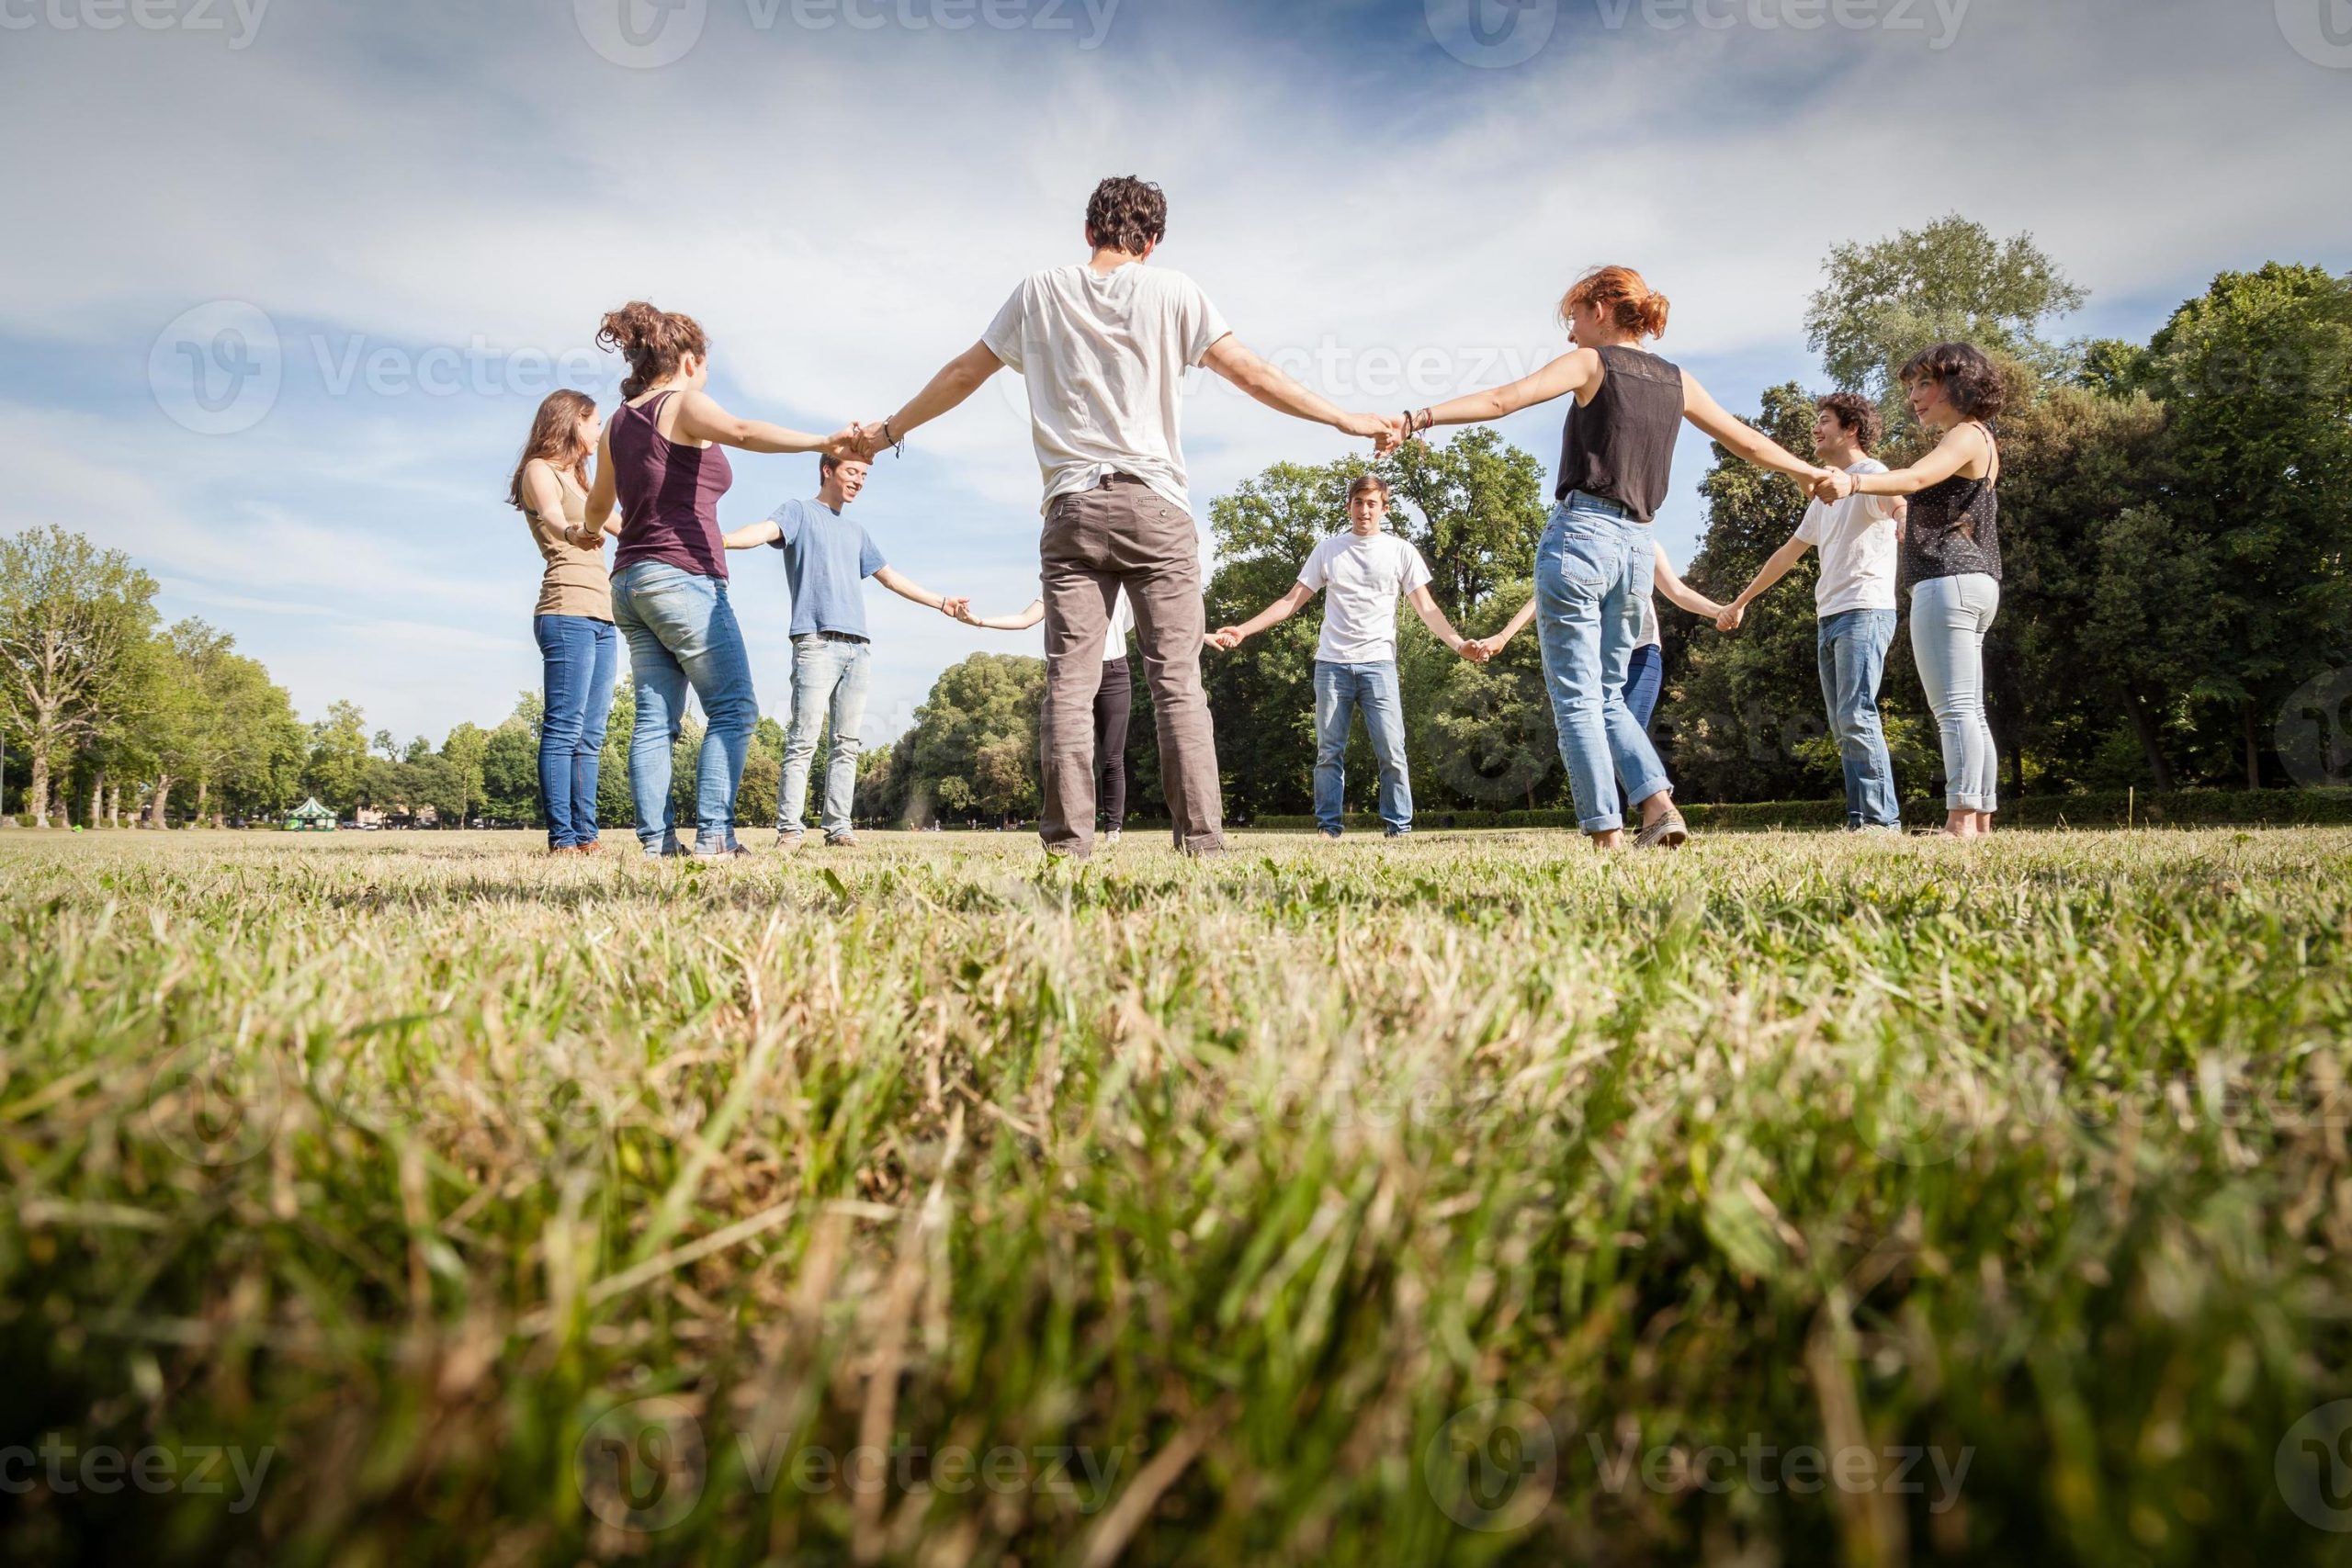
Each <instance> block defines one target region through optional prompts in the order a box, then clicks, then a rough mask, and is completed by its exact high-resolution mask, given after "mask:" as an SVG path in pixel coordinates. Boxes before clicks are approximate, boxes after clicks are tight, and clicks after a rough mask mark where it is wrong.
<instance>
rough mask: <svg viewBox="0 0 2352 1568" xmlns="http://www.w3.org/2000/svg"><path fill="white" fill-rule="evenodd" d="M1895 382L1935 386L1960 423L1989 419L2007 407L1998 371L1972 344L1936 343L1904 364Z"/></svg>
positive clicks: (2007, 394)
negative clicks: (1960, 420)
mask: <svg viewBox="0 0 2352 1568" xmlns="http://www.w3.org/2000/svg"><path fill="white" fill-rule="evenodd" d="M1895 379H1896V380H1898V381H1901V382H1902V383H1903V384H1904V385H1905V387H1916V386H1917V385H1918V384H1919V383H1920V382H1922V381H1933V382H1936V383H1937V384H1938V385H1939V386H1941V387H1942V388H1943V389H1944V396H1945V397H1947V398H1949V399H1951V406H1952V407H1954V408H1956V409H1958V410H1959V411H1960V415H1961V417H1962V419H1992V418H1994V417H1996V415H1998V414H1999V413H2000V412H2001V410H2002V409H2003V408H2004V407H2006V406H2007V403H2008V398H2009V392H2008V388H2007V385H2006V384H2005V383H2004V382H2003V381H2002V379H2001V367H1999V366H1997V365H1996V364H1994V363H1993V359H1992V356H1991V355H1988V354H1986V353H1985V351H1984V350H1983V349H1981V348H1979V347H1977V346H1976V345H1975V344H1973V343H1939V344H1936V346H1935V347H1933V348H1923V349H1921V350H1920V351H1919V352H1918V353H1917V354H1915V355H1912V356H1911V357H1910V358H1909V359H1908V360H1905V362H1904V366H1903V369H1902V370H1901V372H1900V373H1899V374H1898V375H1897V376H1896V377H1895Z"/></svg>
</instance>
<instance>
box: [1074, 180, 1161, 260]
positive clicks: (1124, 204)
mask: <svg viewBox="0 0 2352 1568" xmlns="http://www.w3.org/2000/svg"><path fill="white" fill-rule="evenodd" d="M1167 233H1168V198H1167V197H1165V196H1163V195H1161V194H1160V191H1159V186H1156V185H1153V184H1152V183H1151V182H1150V181H1149V180H1141V179H1137V178H1136V176H1135V175H1112V176H1111V177H1110V178H1109V179H1107V180H1104V181H1103V183H1102V184H1101V185H1099V186H1095V187H1094V195H1093V196H1092V197H1091V198H1090V199H1089V200H1088V201H1087V204H1086V238H1087V240H1088V242H1089V243H1091V244H1093V245H1094V246H1095V247H1096V248H1098V249H1103V248H1108V249H1110V250H1114V251H1124V252H1125V253H1126V254H1128V255H1131V256H1139V255H1141V254H1143V253H1144V250H1145V248H1146V247H1147V246H1150V245H1156V244H1158V243H1159V242H1160V241H1161V240H1162V239H1163V238H1165V237H1166V236H1167Z"/></svg>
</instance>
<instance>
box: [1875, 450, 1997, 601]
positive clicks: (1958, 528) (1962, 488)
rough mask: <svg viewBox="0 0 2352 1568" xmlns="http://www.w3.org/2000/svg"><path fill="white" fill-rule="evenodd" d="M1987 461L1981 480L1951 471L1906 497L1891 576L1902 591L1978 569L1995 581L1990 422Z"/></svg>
mask: <svg viewBox="0 0 2352 1568" xmlns="http://www.w3.org/2000/svg"><path fill="white" fill-rule="evenodd" d="M1978 428H1979V429H1981V430H1983V431H1984V432H1985V439H1986V440H1987V441H1991V442H1993V443H1994V456H1993V465H1992V467H1991V468H1989V469H1988V470H1987V471H1986V473H1985V477H1984V478H1983V479H1967V478H1964V477H1963V476H1962V475H1959V474H1954V475H1952V477H1951V478H1950V479H1945V480H1944V481H1943V482H1941V483H1940V484H1932V485H1929V486H1928V488H1927V489H1925V490H1923V491H1920V492H1919V493H1918V494H1917V495H1915V496H1913V497H1912V498H1911V520H1910V522H1909V523H1908V524H1906V525H1905V527H1904V530H1903V547H1902V553H1901V555H1900V557H1899V558H1898V562H1897V572H1896V577H1897V580H1898V581H1899V582H1900V584H1901V587H1902V591H1903V592H1905V593H1908V592H1911V590H1912V589H1914V588H1916V587H1917V586H1918V585H1919V584H1920V583H1922V582H1926V581H1930V580H1931V579H1934V578H1939V577H1965V576H1969V575H1971V574H1973V573H1982V574H1983V575H1985V576H1986V577H1989V578H1991V579H1992V580H1993V581H1996V582H1998V581H2001V496H2000V462H2001V458H2000V444H1999V439H1998V438H1997V437H1996V436H1995V435H1994V434H1993V429H1992V426H1990V425H1979V426H1978Z"/></svg>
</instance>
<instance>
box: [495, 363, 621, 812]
mask: <svg viewBox="0 0 2352 1568" xmlns="http://www.w3.org/2000/svg"><path fill="white" fill-rule="evenodd" d="M604 430H605V422H604V420H603V419H601V418H600V417H598V415H597V412H596V404H595V401H594V399H592V398H590V397H589V396H588V395H587V394H586V393H584V392H573V391H560V392H553V393H550V394H548V400H547V401H545V402H543V403H541V404H540V405H539V412H538V417H537V419H535V420H533V421H532V423H531V438H530V440H529V442H528V443H527V444H526V446H524V448H523V461H522V462H521V464H520V465H518V466H517V467H516V468H515V482H514V485H513V487H512V489H511V490H510V491H509V493H508V497H507V499H508V500H509V501H511V502H513V503H514V505H515V508H516V510H518V511H520V512H521V513H523V516H524V518H525V520H526V522H528V523H529V525H530V528H531V541H532V543H534V544H536V545H537V547H538V548H539V556H540V558H541V559H542V560H543V561H545V562H546V570H545V571H544V572H543V573H542V574H541V576H540V579H539V604H538V610H537V615H536V617H535V618H534V621H533V626H534V627H535V629H536V631H537V636H538V640H539V657H540V661H541V668H542V670H543V672H544V678H545V685H544V692H545V705H544V710H543V713H542V715H541V717H540V720H539V808H540V810H541V811H542V812H544V813H545V814H546V817H547V822H548V852H550V853H553V854H594V853H595V852H596V850H597V847H598V846H597V841H596V781H597V771H598V770H597V765H596V764H597V761H598V760H599V759H600V758H601V757H602V756H603V755H604V750H605V718H606V716H608V715H609V714H610V713H611V712H612V706H613V682H614V681H615V680H616V678H617V676H618V674H619V671H620V638H619V636H618V634H616V632H615V631H614V630H613V586H612V580H611V578H610V577H609V576H608V575H607V574H606V572H605V549H604V545H605V540H604V536H603V535H602V534H600V533H594V532H592V531H590V529H589V528H588V526H587V522H586V519H587V515H588V457H589V454H591V453H593V452H594V451H595V450H596V443H597V441H598V440H599V439H601V438H602V436H603V434H604Z"/></svg>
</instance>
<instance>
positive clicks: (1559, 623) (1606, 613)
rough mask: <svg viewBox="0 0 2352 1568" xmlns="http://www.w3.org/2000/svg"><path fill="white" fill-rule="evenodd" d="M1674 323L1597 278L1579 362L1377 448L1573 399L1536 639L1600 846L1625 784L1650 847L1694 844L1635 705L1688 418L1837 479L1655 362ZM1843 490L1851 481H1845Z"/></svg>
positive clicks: (1584, 314) (1570, 307) (1619, 272)
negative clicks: (1631, 700)
mask: <svg viewBox="0 0 2352 1568" xmlns="http://www.w3.org/2000/svg"><path fill="white" fill-rule="evenodd" d="M1666 318H1667V300H1666V297H1665V296H1664V295H1662V294H1656V293H1653V292H1651V290H1650V286H1649V285H1648V284H1647V283H1645V282H1644V281H1643V280H1642V275H1641V274H1640V273H1638V272H1635V271H1634V269H1633V268H1631V267H1623V266H1605V267H1599V268H1596V269H1595V270H1593V271H1591V272H1589V273H1587V274H1586V275H1585V276H1583V277H1581V278H1579V279H1577V283H1576V285H1575V287H1574V288H1570V289H1569V290H1568V292H1567V296H1566V298H1565V299H1562V300H1561V301H1560V320H1561V321H1563V322H1564V323H1565V324H1566V327H1567V329H1568V343H1569V350H1568V352H1567V353H1566V354H1564V355H1561V356H1560V357H1559V358H1557V359H1555V360H1554V361H1553V362H1552V363H1551V364H1549V365H1547V366H1545V367H1544V368H1543V369H1541V370H1538V371H1537V372H1535V374H1533V375H1532V376H1528V377H1524V378H1521V379H1520V380H1517V381H1514V382H1512V383H1511V384H1510V386H1507V387H1498V388H1496V389H1493V390H1492V391H1487V392H1473V393H1472V394H1470V395H1469V396H1468V397H1464V398H1456V399H1454V400H1453V401H1452V402H1447V403H1440V404H1439V405H1438V406H1437V407H1435V408H1428V409H1422V410H1420V411H1419V412H1417V413H1408V414H1406V415H1405V416H1403V417H1402V418H1400V419H1398V420H1396V421H1394V422H1393V423H1392V426H1391V430H1390V433H1389V434H1387V435H1385V436H1383V437H1382V438H1381V440H1380V450H1381V451H1382V452H1383V453H1384V454H1385V453H1388V452H1392V451H1394V450H1396V448H1397V446H1399V445H1401V444H1402V443H1403V442H1404V441H1405V440H1406V439H1407V438H1408V437H1409V436H1411V435H1413V434H1415V433H1417V432H1419V431H1423V430H1427V429H1429V428H1430V426H1432V425H1438V424H1472V423H1479V422H1482V421H1487V420H1497V419H1501V418H1503V417H1504V416H1505V415H1507V414H1511V413H1516V412H1519V411H1520V410H1521V409H1523V408H1529V407H1532V406H1533V405H1534V404H1536V403H1544V402H1550V401H1551V400H1553V399H1555V398H1559V397H1564V396H1572V397H1573V398H1574V401H1573V402H1572V403H1571V404H1570V406H1569V412H1568V418H1567V428H1566V432H1565V433H1564V435H1563V440H1562V444H1561V445H1562V451H1561V457H1560V477H1559V488H1558V491H1557V492H1556V499H1557V501H1558V504H1557V505H1555V507H1554V508H1553V510H1552V516H1551V521H1550V523H1549V525H1547V526H1546V528H1545V529H1544V538H1543V542H1542V543H1541V544H1540V545H1539V546H1538V547H1537V550H1536V565H1535V597H1536V636H1537V640H1538V642H1539V643H1540V644H1541V646H1542V648H1543V650H1544V685H1545V686H1546V688H1547V689H1548V690H1549V691H1550V693H1551V697H1552V716H1553V720H1554V722H1555V724H1556V725H1557V726H1558V728H1559V732H1560V759H1561V761H1563V762H1564V763H1565V764H1566V767H1567V771H1568V785H1569V788H1570V790H1571V792H1572V793H1573V794H1574V795H1575V796H1576V803H1577V826H1578V827H1579V828H1580V829H1583V830H1584V831H1585V832H1586V833H1589V834H1590V835H1591V837H1592V841H1593V843H1594V844H1595V845H1597V846H1599V847H1600V848H1602V849H1614V848H1616V847H1617V845H1618V844H1619V843H1620V842H1622V841H1623V827H1624V818H1623V816H1622V815H1621V814H1620V813H1619V811H1618V803H1617V785H1618V783H1619V782H1621V781H1622V782H1623V785H1624V791H1625V798H1626V799H1627V800H1630V801H1632V802H1634V804H1635V805H1636V806H1637V807H1639V808H1640V810H1641V818H1642V827H1641V834H1640V837H1639V839H1638V840H1636V841H1637V842H1638V843H1640V844H1642V845H1644V846H1648V845H1654V844H1656V845H1664V846H1667V847H1668V848H1673V847H1676V846H1679V845H1680V844H1681V843H1682V842H1683V841H1684V840H1686V839H1688V838H1689V837H1690V830H1689V829H1687V828H1685V827H1684V826H1683V822H1682V814H1681V813H1680V812H1679V811H1677V810H1675V808H1674V786H1673V784H1671V783H1670V782H1669V781H1668V778H1667V776H1666V769H1665V767H1664V765H1663V764H1662V763H1660V762H1659V761H1658V756H1657V748H1656V747H1654V746H1652V745H1651V744H1650V739H1649V736H1648V735H1647V734H1645V732H1644V731H1643V729H1642V727H1641V726H1640V725H1638V724H1636V723H1634V717H1633V715H1632V714H1631V713H1630V712H1628V711H1627V710H1626V707H1625V695H1624V687H1625V676H1626V671H1627V669H1628V667H1629V665H1630V664H1631V662H1632V658H1633V650H1634V637H1635V636H1636V635H1637V633H1636V631H1635V626H1636V620H1637V611H1638V604H1637V599H1638V597H1639V594H1640V592H1641V589H1642V587H1643V585H1644V584H1645V582H1646V581H1648V580H1649V578H1650V577H1651V575H1652V573H1653V571H1654V570H1655V568H1656V563H1657V546H1656V544H1655V542H1654V541H1653V540H1652V539H1651V536H1650V521H1651V519H1652V518H1653V517H1654V516H1656V515H1657V509H1658V507H1659V505H1660V504H1662V503H1663V502H1665V500H1666V496H1667V487H1668V479H1669V477H1670V474H1671V469H1672V466H1673V458H1674V442H1675V438H1676V437H1677V436H1678V435H1679V434H1681V426H1682V423H1683V422H1684V421H1686V420H1687V421H1689V422H1690V423H1692V424H1694V425H1696V426H1698V427H1699V428H1700V429H1701V430H1703V431H1705V432H1706V433H1707V434H1709V435H1712V436H1713V437H1714V438H1715V439H1716V440H1717V441H1720V442H1722V443H1723V444H1724V446H1726V447H1727V448H1729V449H1730V450H1731V451H1732V452H1733V453H1734V454H1736V456H1738V457H1744V458H1746V459H1747V461H1749V462H1751V463H1755V464H1758V466H1760V467H1763V468H1771V469H1774V470H1776V471H1778V472H1780V473H1784V474H1791V475H1793V476H1795V477H1796V478H1797V479H1800V480H1802V481H1803V482H1804V484H1805V485H1806V486H1807V487H1808V488H1810V487H1811V486H1813V485H1814V484H1815V483H1819V482H1834V481H1832V479H1831V476H1830V473H1829V470H1827V469H1826V468H1819V467H1816V466H1815V465H1814V464H1812V463H1808V462H1806V461H1804V459H1803V458H1801V457H1795V456H1793V455H1792V454H1791V453H1790V452H1788V451H1787V450H1786V449H1785V448H1783V447H1782V446H1780V444H1779V443H1777V442H1775V441H1773V440H1772V439H1771V438H1770V437H1769V436H1766V435H1764V434H1760V433H1758V432H1757V431H1755V430H1751V429H1750V428H1748V427H1747V425H1745V424H1743V423H1740V422H1739V421H1738V420H1736V419H1734V418H1732V416H1731V415H1729V414H1727V413H1725V412H1724V411H1723V409H1722V407H1721V406H1720V405H1719V404H1717V403H1716V401H1715V400H1714V399H1713V398H1711V397H1709V396H1708V395H1707V392H1706V389H1704V388H1703V387H1702V386H1700V385H1699V383H1698V382H1697V381H1696V380H1694V379H1693V378H1691V376H1690V375H1689V374H1688V373H1686V372H1685V371H1684V370H1683V369H1682V368H1681V367H1679V366H1677V365H1674V364H1671V363H1669V362H1668V361H1667V360H1664V359H1660V358H1659V357H1658V356H1657V355H1654V354H1650V353H1647V352H1645V350H1644V349H1643V348H1642V346H1641V345H1642V343H1643V340H1645V339H1646V338H1654V337H1657V335H1658V334H1659V333H1663V332H1665V331H1666ZM1835 480H1838V481H1843V482H1844V483H1845V484H1846V485H1847V486H1848V488H1849V489H1850V488H1851V486H1852V484H1853V480H1852V479H1850V478H1849V476H1847V475H1845V474H1842V473H1841V474H1838V475H1836V476H1835ZM1612 771H1613V773H1615V777H1614V778H1612V777H1611V773H1612Z"/></svg>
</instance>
